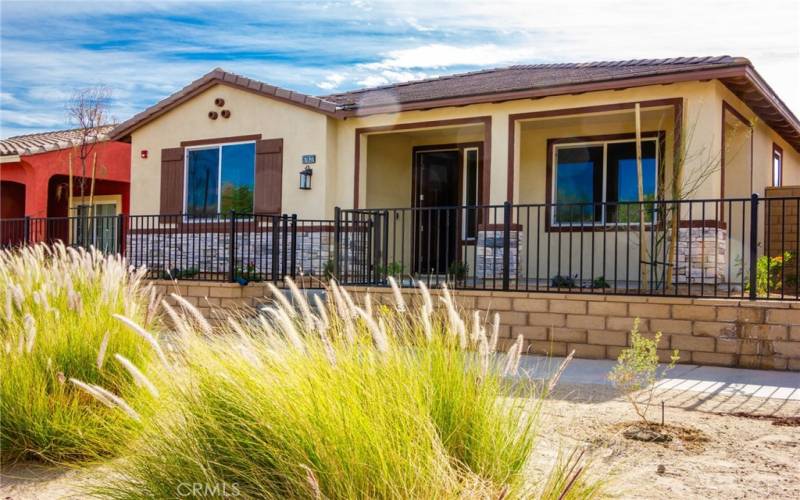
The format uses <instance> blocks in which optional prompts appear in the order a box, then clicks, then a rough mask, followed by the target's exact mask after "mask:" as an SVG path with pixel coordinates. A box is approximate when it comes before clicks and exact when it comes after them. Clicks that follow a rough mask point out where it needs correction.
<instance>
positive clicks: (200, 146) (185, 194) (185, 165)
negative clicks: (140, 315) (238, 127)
mask: <svg viewBox="0 0 800 500" xmlns="http://www.w3.org/2000/svg"><path fill="white" fill-rule="evenodd" d="M256 142H257V140H255V139H250V140H245V141H232V142H217V143H211V144H198V145H194V146H184V148H183V220H184V222H188V223H190V224H191V223H195V222H200V223H202V222H210V221H215V220H221V219H223V215H224V214H223V213H222V212H220V211H219V210H220V205H222V148H223V147H225V146H238V145H241V144H252V145H253V191H255V189H256V185H255V183H256V154H257V153H256ZM206 149H216V150H217V151H219V153H218V154H217V213H216V218H208V217H194V216H192V215H191V214H190V213H189V212H188V203H189V152H190V151H200V150H206ZM252 214H253V209H251V211H250V215H251V217H249V218H245V219H241V220H251V218H252ZM237 220H239V219H237Z"/></svg>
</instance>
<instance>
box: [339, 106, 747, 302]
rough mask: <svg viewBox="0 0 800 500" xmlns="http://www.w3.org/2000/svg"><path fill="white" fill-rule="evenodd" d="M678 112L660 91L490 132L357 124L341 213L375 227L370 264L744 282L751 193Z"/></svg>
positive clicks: (477, 276) (420, 271)
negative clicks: (726, 188) (705, 149)
mask: <svg viewBox="0 0 800 500" xmlns="http://www.w3.org/2000/svg"><path fill="white" fill-rule="evenodd" d="M637 107H638V112H637ZM637 115H638V116H637ZM682 117H683V101H682V100H681V99H659V100H650V101H642V102H638V103H622V104H608V105H598V106H591V107H585V108H572V109H563V110H551V111H543V112H535V113H520V114H511V115H509V116H508V117H507V118H508V132H509V133H508V135H507V136H502V135H500V136H499V137H498V134H494V139H493V136H492V135H493V134H492V122H493V120H494V121H496V120H497V118H496V117H477V118H473V119H466V120H448V121H446V122H444V121H439V122H429V123H417V124H406V125H400V126H388V127H375V128H373V129H361V130H360V131H359V132H358V140H357V144H358V145H359V153H360V157H359V158H358V159H357V162H359V167H360V168H361V169H363V176H362V177H361V179H363V182H364V187H363V189H362V190H361V191H359V188H358V187H357V188H356V199H357V203H356V205H357V207H358V208H357V209H356V210H354V211H344V213H345V218H346V220H347V221H348V222H354V223H355V222H358V223H367V224H369V225H371V227H374V228H375V229H374V234H372V235H371V236H370V238H371V239H372V240H373V241H372V243H371V245H372V247H373V250H372V252H373V255H372V256H371V257H370V258H374V259H376V265H375V268H374V270H373V271H374V272H375V273H376V274H382V275H394V276H395V277H397V278H405V279H406V280H409V281H410V280H413V279H418V278H419V277H421V276H424V278H425V279H426V280H427V281H431V282H443V281H448V282H451V283H454V284H458V285H461V286H468V287H471V288H492V289H497V288H501V287H502V288H504V289H520V290H529V289H532V290H540V289H547V290H549V289H551V288H552V289H556V290H560V289H569V290H572V289H578V290H607V289H615V290H616V289H619V290H625V291H628V292H633V293H655V292H658V293H665V294H666V293H673V292H671V291H670V290H671V289H673V288H675V287H679V288H687V289H691V288H693V287H694V288H695V290H699V289H703V288H707V289H708V293H712V294H713V293H716V292H715V291H713V290H715V289H717V288H724V289H725V291H726V292H727V293H742V291H743V289H744V288H745V284H744V278H745V276H746V274H747V266H748V261H749V259H750V255H749V253H748V252H749V247H748V246H747V245H748V244H749V240H748V238H749V230H750V227H751V221H750V217H751V202H750V199H749V196H748V197H746V198H737V199H730V200H723V199H722V198H721V197H720V194H721V193H720V188H719V187H720V185H721V182H720V181H721V178H720V176H721V172H720V168H719V166H720V165H719V163H720V158H719V157H716V158H715V157H713V156H708V157H702V158H701V157H700V155H696V154H694V153H695V152H694V151H692V150H690V146H691V144H690V143H691V141H692V137H689V140H688V141H687V143H686V144H682V142H681V141H682V140H684V141H686V139H685V137H686V134H685V133H684V131H683V123H682ZM637 122H638V125H637ZM693 133H694V128H693V127H692V130H691V132H690V134H689V135H690V136H691V134H693ZM637 137H638V140H637ZM493 140H494V141H495V142H494V144H493V143H492V141H493ZM702 140H703V141H704V142H713V141H709V140H707V138H705V137H703V138H702ZM498 141H506V143H507V144H506V145H501V144H500V143H499V142H498ZM637 143H638V147H637ZM502 146H506V147H507V150H508V156H509V158H508V163H499V162H497V161H496V156H495V158H494V159H495V162H494V164H492V154H491V151H492V149H493V147H494V149H497V148H498V147H502ZM637 151H638V153H639V155H640V157H641V165H640V167H639V166H637ZM690 153H691V154H690ZM676 165H678V167H679V168H676ZM639 168H641V172H642V175H641V183H640V182H639V176H638V174H637V172H638V169H639ZM503 184H504V185H503ZM640 184H641V185H640ZM498 187H499V188H500V189H498ZM503 188H505V189H503ZM503 191H505V194H506V196H505V197H504V198H503V197H501V198H498V196H497V193H498V192H501V193H502V192H503ZM687 291H688V290H687Z"/></svg>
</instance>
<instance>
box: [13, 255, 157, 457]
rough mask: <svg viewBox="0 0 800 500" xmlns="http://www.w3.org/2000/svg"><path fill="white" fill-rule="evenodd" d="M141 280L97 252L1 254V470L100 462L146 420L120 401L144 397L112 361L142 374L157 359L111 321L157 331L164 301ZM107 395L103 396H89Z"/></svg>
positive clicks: (115, 260)
mask: <svg viewBox="0 0 800 500" xmlns="http://www.w3.org/2000/svg"><path fill="white" fill-rule="evenodd" d="M142 278H143V273H142V272H136V271H132V270H131V269H129V268H128V267H127V266H126V265H125V263H124V261H123V260H122V259H121V258H119V257H109V256H104V255H102V254H101V253H100V252H97V251H94V250H78V249H74V248H67V247H64V246H63V245H60V244H58V245H54V246H45V245H38V246H32V247H28V248H24V249H19V250H3V251H0V460H2V463H3V464H7V463H10V462H14V461H18V460H29V459H38V460H43V461H50V462H80V461H87V460H96V459H102V458H105V457H108V456H111V455H113V454H115V453H117V452H118V451H119V450H120V449H121V448H122V447H123V446H124V444H125V443H126V441H127V440H128V439H130V438H133V437H134V436H135V435H136V432H137V430H138V428H139V427H140V423H139V422H137V419H136V418H132V416H133V414H132V413H131V412H130V411H129V410H131V408H127V409H126V408H125V406H124V405H121V404H119V403H124V402H125V401H126V400H128V401H131V402H134V401H138V399H139V398H140V397H142V393H143V392H146V390H145V389H143V388H141V387H140V386H139V385H138V384H137V382H136V380H135V378H134V376H133V374H131V372H130V371H129V369H128V368H126V367H125V365H123V364H122V363H120V362H119V360H117V359H115V358H114V355H115V354H119V355H120V356H121V357H123V358H124V359H125V360H126V361H128V363H129V364H130V365H132V366H136V367H145V366H150V365H151V358H153V355H152V351H151V350H150V349H148V348H147V347H146V346H147V344H146V341H145V340H144V339H143V338H142V337H141V336H140V335H139V334H137V333H136V332H135V331H133V330H131V328H129V327H128V326H126V325H125V324H124V323H122V322H120V321H119V320H118V319H116V318H115V317H114V315H115V314H120V315H124V316H125V317H127V318H131V319H132V320H133V321H135V322H136V323H137V324H141V325H143V326H144V327H146V328H152V327H154V326H155V317H156V314H155V311H156V309H157V305H158V299H157V297H156V296H155V294H154V293H153V290H152V289H151V288H150V287H149V286H146V285H145V284H144V283H143V281H142ZM142 369H145V368H142ZM101 390H102V391H105V392H106V393H107V394H105V395H104V396H102V397H101V398H98V397H96V396H93V395H90V394H89V393H97V394H99V393H100V392H101ZM115 398H116V400H115ZM125 405H127V403H125Z"/></svg>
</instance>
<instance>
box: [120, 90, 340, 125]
mask: <svg viewBox="0 0 800 500" xmlns="http://www.w3.org/2000/svg"><path fill="white" fill-rule="evenodd" d="M215 85H227V86H229V87H232V88H235V89H239V90H242V91H245V92H250V93H252V94H256V95H259V96H261V97H266V98H268V99H273V100H276V101H279V102H283V103H286V104H290V105H292V106H297V107H300V108H304V109H307V110H309V111H314V112H317V113H320V114H323V115H326V116H331V117H334V118H340V117H341V112H340V111H327V110H324V109H321V108H318V107H316V106H312V105H310V104H306V103H305V101H306V99H316V100H319V99H318V98H316V97H311V96H303V99H302V100H300V94H297V93H294V92H292V93H291V94H290V95H289V96H287V97H283V96H280V95H277V94H273V93H269V92H264V91H262V90H261V88H262V87H269V86H268V85H266V84H263V85H260V86H259V88H255V87H251V86H249V85H246V84H245V83H244V82H242V83H240V82H239V81H238V79H237V80H236V81H234V80H231V79H228V78H225V77H220V76H218V75H214V76H212V77H211V78H209V80H208V81H207V82H203V83H201V84H200V85H198V86H197V87H196V88H195V89H193V90H192V91H191V92H188V93H186V94H184V95H182V96H180V97H178V98H177V99H175V101H173V102H171V103H169V104H167V105H165V106H164V107H163V108H162V109H159V110H157V111H155V112H153V114H151V115H150V116H147V117H145V118H143V119H142V120H140V121H136V122H134V123H131V124H130V125H129V126H127V127H125V128H124V129H120V130H115V131H113V132H114V133H113V135H111V136H110V139H111V140H112V141H119V140H124V139H126V138H127V137H128V136H129V135H130V134H131V132H133V131H134V130H136V129H138V128H141V127H143V126H144V125H146V124H148V123H150V122H152V121H153V120H155V119H157V118H159V117H161V116H163V115H164V114H166V113H168V112H169V111H171V110H172V109H173V108H175V107H177V106H180V105H181V104H183V103H184V102H186V101H188V100H190V99H193V98H194V97H196V96H197V95H199V94H201V93H202V92H205V91H206V90H208V89H210V88H211V87H214V86H215ZM273 88H274V87H273ZM167 99H169V98H167ZM157 105H158V104H156V106H157Z"/></svg>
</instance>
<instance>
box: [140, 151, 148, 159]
mask: <svg viewBox="0 0 800 500" xmlns="http://www.w3.org/2000/svg"><path fill="white" fill-rule="evenodd" d="M139 157H140V158H141V159H143V160H146V159H147V150H146V149H143V150H141V151H140V152H139Z"/></svg>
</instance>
